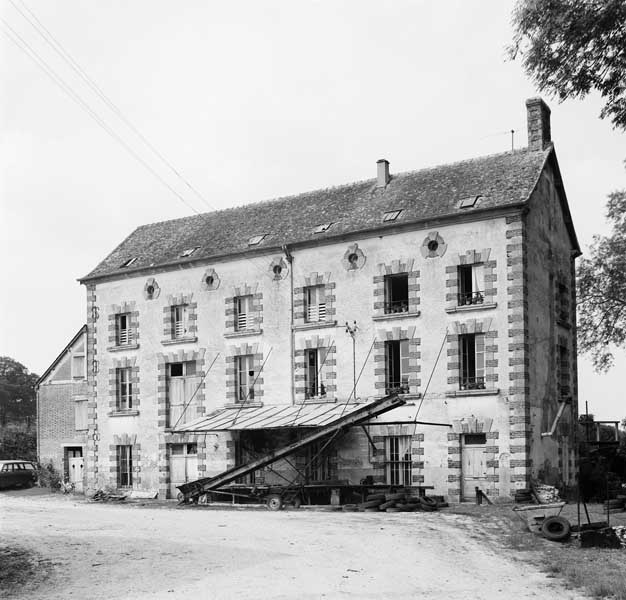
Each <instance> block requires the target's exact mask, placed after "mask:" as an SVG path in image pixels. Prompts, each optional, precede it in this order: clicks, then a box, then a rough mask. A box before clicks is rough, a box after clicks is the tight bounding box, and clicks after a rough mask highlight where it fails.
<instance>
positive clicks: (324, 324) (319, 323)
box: [293, 321, 337, 331]
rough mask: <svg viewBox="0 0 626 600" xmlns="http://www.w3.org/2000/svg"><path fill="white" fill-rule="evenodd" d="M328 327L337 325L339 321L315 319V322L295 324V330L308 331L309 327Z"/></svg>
mask: <svg viewBox="0 0 626 600" xmlns="http://www.w3.org/2000/svg"><path fill="white" fill-rule="evenodd" d="M326 327H337V321H314V322H313V323H300V324H299V325H294V326H293V330H294V331H308V330H309V329H324V328H326Z"/></svg>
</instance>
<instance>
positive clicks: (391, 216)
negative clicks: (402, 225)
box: [383, 210, 402, 221]
mask: <svg viewBox="0 0 626 600" xmlns="http://www.w3.org/2000/svg"><path fill="white" fill-rule="evenodd" d="M401 212H402V211H401V210H390V211H389V212H386V213H385V214H384V215H383V221H395V220H396V219H397V218H398V217H399V216H400V213H401Z"/></svg>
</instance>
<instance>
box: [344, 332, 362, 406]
mask: <svg viewBox="0 0 626 600" xmlns="http://www.w3.org/2000/svg"><path fill="white" fill-rule="evenodd" d="M358 329H359V328H358V327H357V324H356V321H354V323H353V324H352V325H350V324H349V323H348V321H346V333H349V334H350V337H351V338H352V395H353V396H354V402H356V339H355V335H356V332H357V331H358Z"/></svg>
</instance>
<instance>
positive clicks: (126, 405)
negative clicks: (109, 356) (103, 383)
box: [115, 367, 133, 410]
mask: <svg viewBox="0 0 626 600" xmlns="http://www.w3.org/2000/svg"><path fill="white" fill-rule="evenodd" d="M115 374H116V377H117V410H130V409H131V408H132V407H133V384H132V382H131V370H130V367H125V368H123V369H116V370H115Z"/></svg>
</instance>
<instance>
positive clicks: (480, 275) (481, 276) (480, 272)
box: [472, 264, 485, 294]
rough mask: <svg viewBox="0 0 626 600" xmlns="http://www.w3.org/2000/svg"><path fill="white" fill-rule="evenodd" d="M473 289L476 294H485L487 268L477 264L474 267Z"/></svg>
mask: <svg viewBox="0 0 626 600" xmlns="http://www.w3.org/2000/svg"><path fill="white" fill-rule="evenodd" d="M472 289H473V290H474V293H475V294H476V292H481V293H482V294H484V293H485V268H484V266H483V265H482V264H477V265H474V266H473V267H472Z"/></svg>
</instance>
